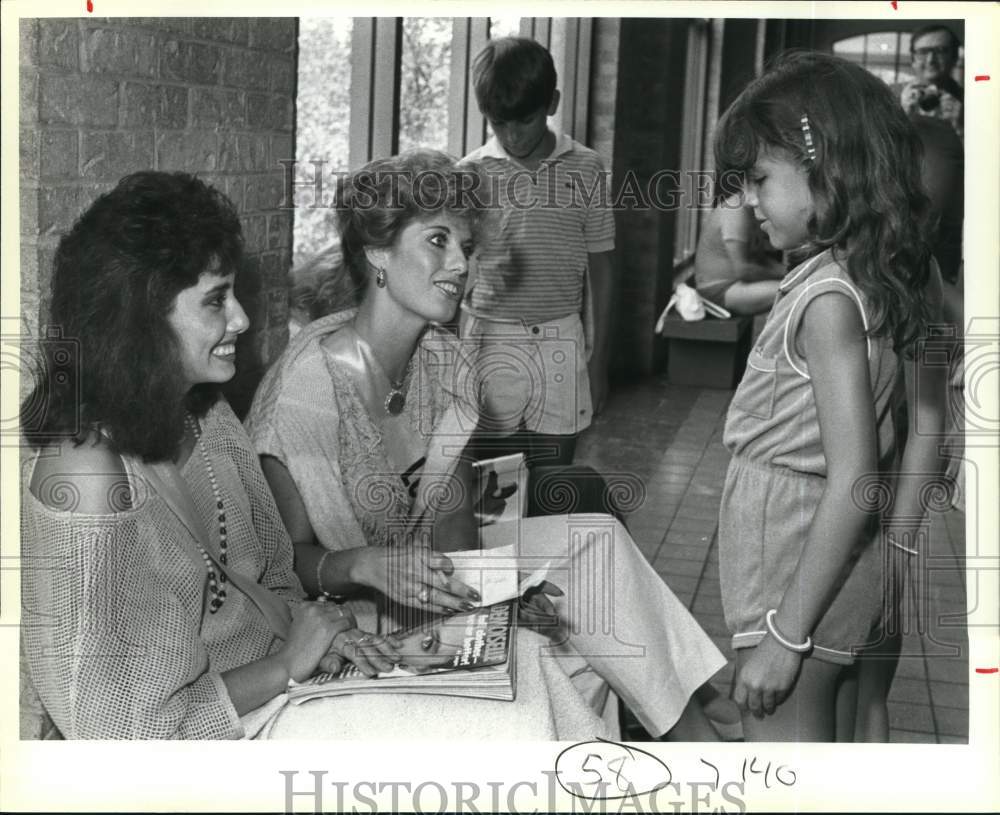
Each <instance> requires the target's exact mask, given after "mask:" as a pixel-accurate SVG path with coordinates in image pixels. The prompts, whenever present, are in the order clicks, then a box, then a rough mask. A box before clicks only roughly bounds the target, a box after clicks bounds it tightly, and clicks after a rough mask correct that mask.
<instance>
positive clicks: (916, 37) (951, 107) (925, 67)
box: [899, 24, 964, 136]
mask: <svg viewBox="0 0 1000 815" xmlns="http://www.w3.org/2000/svg"><path fill="white" fill-rule="evenodd" d="M958 46H959V41H958V37H956V36H955V34H954V32H953V31H952V30H951V29H950V28H948V27H947V26H944V25H939V24H933V25H928V26H924V27H923V28H920V29H917V30H916V31H914V32H913V36H912V38H911V39H910V55H911V57H912V60H913V71H914V73H915V74H916V79H914V80H912V81H911V82H907V83H906V84H905V85H903V86H902V87H901V88H900V89H899V90H900V94H899V101H900V103H901V104H902V105H903V109H904V110H905V111H906V112H907V114H909V115H910V116H930V117H933V118H935V119H944V120H945V121H947V122H948V123H949V124H950V125H951V126H952V127H953V128H954V129H955V132H956V133H957V134H958V135H959V136H962V134H963V125H962V103H963V98H964V94H963V91H962V86H961V85H960V84H959V83H958V82H956V81H955V79H954V77H953V76H952V71H953V70H954V68H955V64H956V63H957V62H958Z"/></svg>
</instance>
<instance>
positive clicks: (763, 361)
mask: <svg viewBox="0 0 1000 815" xmlns="http://www.w3.org/2000/svg"><path fill="white" fill-rule="evenodd" d="M777 382H778V360H777V359H776V358H775V357H766V356H764V355H763V354H761V353H760V350H759V349H758V348H756V347H754V349H753V350H752V351H751V352H750V355H749V356H748V357H747V367H746V372H745V373H744V374H743V380H742V381H741V382H740V385H739V387H738V388H737V389H736V393H735V394H734V395H733V402H732V406H731V409H736V410H739V411H740V412H742V413H746V414H747V415H749V416H754V417H756V418H758V419H770V418H771V415H772V414H773V413H774V393H775V388H776V387H777Z"/></svg>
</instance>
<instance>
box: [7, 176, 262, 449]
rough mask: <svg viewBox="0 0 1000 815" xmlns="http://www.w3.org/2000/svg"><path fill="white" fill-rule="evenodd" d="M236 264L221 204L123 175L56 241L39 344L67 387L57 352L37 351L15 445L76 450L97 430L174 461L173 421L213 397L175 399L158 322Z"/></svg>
mask: <svg viewBox="0 0 1000 815" xmlns="http://www.w3.org/2000/svg"><path fill="white" fill-rule="evenodd" d="M242 258H243V238H242V234H241V231H240V222H239V218H238V217H237V215H236V211H235V210H234V208H233V205H232V203H231V202H230V201H229V199H228V198H226V196H225V195H223V194H222V193H221V192H219V191H218V190H216V189H214V188H212V187H210V186H208V185H207V184H205V183H204V182H203V181H201V180H199V179H197V178H195V177H194V176H191V175H187V174H185V173H165V172H152V171H149V172H139V173H134V174H133V175H129V176H126V177H125V178H123V179H122V180H121V181H120V182H119V183H118V185H117V186H116V187H115V188H114V189H113V190H112V191H111V192H108V193H106V194H104V195H102V196H101V197H100V198H98V199H97V200H96V201H95V202H94V203H93V204H91V205H90V207H89V208H88V209H87V210H86V212H84V213H83V215H81V216H80V218H79V219H78V220H77V222H76V223H75V224H74V225H73V228H72V229H71V230H70V231H69V233H68V234H66V235H64V236H63V238H62V240H61V241H60V242H59V248H58V250H57V251H56V257H55V267H54V270H53V276H52V301H51V307H50V312H49V333H50V334H51V332H53V331H56V332H58V333H60V334H61V336H62V337H63V338H66V339H67V340H68V341H69V342H70V343H72V345H73V347H74V348H75V353H76V354H78V367H79V371H80V376H79V380H78V381H77V380H76V378H75V377H65V376H60V375H58V374H57V368H58V364H57V360H55V359H53V358H52V354H53V352H54V349H56V348H57V346H58V344H54V343H49V342H45V341H43V342H42V343H41V349H42V371H41V372H40V374H41V375H40V376H39V377H38V379H37V380H36V383H35V387H34V390H33V392H32V394H31V395H30V396H29V397H28V399H27V400H25V402H24V404H23V405H22V410H21V424H22V432H23V434H24V436H25V438H26V440H27V441H29V442H30V443H31V444H33V445H35V446H40V445H43V444H47V443H49V442H51V441H54V440H57V439H60V438H66V437H73V438H74V439H75V440H76V441H77V443H82V442H83V441H84V440H86V439H87V438H88V437H89V436H91V435H92V433H93V432H94V431H96V430H103V431H105V432H107V433H108V434H109V435H110V438H111V439H112V442H113V444H114V446H115V448H116V450H118V452H120V453H125V454H130V455H140V456H142V457H143V458H144V459H146V460H149V461H158V460H164V459H167V458H171V457H173V456H174V455H176V453H177V450H178V448H179V445H180V442H181V439H182V438H183V434H184V415H185V411H187V410H190V411H192V412H194V413H195V414H196V415H203V414H204V413H205V412H206V411H207V410H208V408H209V407H211V405H212V404H213V403H214V402H215V400H216V399H217V398H218V396H219V388H218V386H217V385H214V384H202V385H197V386H195V387H194V388H193V389H191V390H190V391H188V392H187V394H186V396H184V397H181V398H178V394H181V393H184V388H185V384H184V380H183V379H182V374H181V371H182V365H181V361H180V355H179V349H178V344H177V338H176V337H175V335H174V332H173V330H172V328H171V327H170V325H169V323H168V322H167V316H168V315H169V313H170V312H171V310H172V308H173V305H174V301H175V299H176V297H177V295H178V293H179V292H181V291H182V290H183V289H186V288H189V287H191V286H194V285H195V284H196V283H197V282H198V278H199V277H200V276H201V274H202V272H205V271H209V270H210V271H212V272H213V273H214V274H218V275H220V276H224V275H227V274H230V273H231V272H234V271H236V270H237V269H239V267H240V265H241V263H242ZM65 349H66V346H65V345H62V346H61V350H60V351H59V352H60V353H63V354H65ZM63 361H64V360H63ZM63 367H64V368H65V366H63Z"/></svg>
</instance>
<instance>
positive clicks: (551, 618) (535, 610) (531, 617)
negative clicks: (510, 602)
mask: <svg viewBox="0 0 1000 815" xmlns="http://www.w3.org/2000/svg"><path fill="white" fill-rule="evenodd" d="M546 595H548V596H546ZM562 596H563V590H562V589H560V588H559V587H558V586H556V585H555V584H554V583H550V582H549V581H548V580H543V581H542V582H541V583H539V584H538V585H537V586H533V587H532V588H530V589H528V590H527V591H526V592H525V593H524V594H523V595H521V600H520V602H519V603H518V606H517V620H518V622H519V623H521V624H522V625H526V626H529V627H530V628H535V629H545V628H555V627H556V626H557V625H558V624H559V612H557V611H556V607H555V606H554V605H552V601H551V600H550V599H549V597H562Z"/></svg>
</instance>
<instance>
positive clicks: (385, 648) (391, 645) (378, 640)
mask: <svg viewBox="0 0 1000 815" xmlns="http://www.w3.org/2000/svg"><path fill="white" fill-rule="evenodd" d="M402 647H403V642H402V641H401V640H400V639H398V638H397V637H396V636H395V635H393V634H390V635H389V636H387V637H382V636H380V635H378V634H369V633H367V632H366V631H362V630H361V629H360V628H351V629H349V630H347V631H344V632H343V633H341V634H338V635H337V636H336V637H334V638H333V646H332V648H331V655H333V656H335V657H336V658H338V659H339V658H340V657H343V658H344V659H346V660H348V661H349V662H353V663H354V664H355V665H356V666H357V668H358V670H359V671H361V673H363V674H364V675H365V676H375V675H376V674H379V673H381V672H382V671H391V670H392V669H393V668H394V667H395V666H396V664H397V663H398V662H399V661H400V660H401V659H402V657H401V656H400V654H399V651H400V649H401V648H402Z"/></svg>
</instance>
